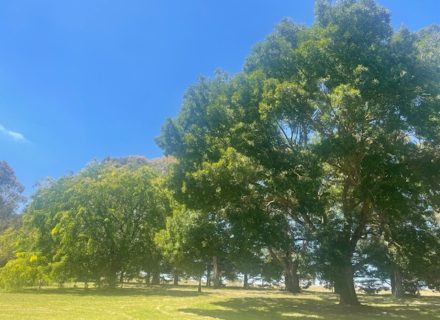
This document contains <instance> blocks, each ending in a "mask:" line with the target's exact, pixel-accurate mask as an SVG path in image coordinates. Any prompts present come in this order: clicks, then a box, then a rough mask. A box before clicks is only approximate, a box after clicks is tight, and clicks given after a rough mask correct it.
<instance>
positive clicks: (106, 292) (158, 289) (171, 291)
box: [20, 286, 210, 298]
mask: <svg viewBox="0 0 440 320" xmlns="http://www.w3.org/2000/svg"><path fill="white" fill-rule="evenodd" d="M20 293H29V294H36V293H37V294H59V295H75V296H108V297H125V296H133V297H134V296H164V297H179V298H185V297H196V296H206V295H209V294H210V293H209V292H201V293H199V292H197V287H193V288H191V287H189V288H188V287H182V288H181V287H179V288H178V289H175V288H173V287H162V286H155V287H144V288H142V287H140V288H89V289H84V288H43V289H41V290H37V289H34V288H32V289H26V290H22V291H20Z"/></svg>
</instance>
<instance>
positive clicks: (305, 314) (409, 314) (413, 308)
mask: <svg viewBox="0 0 440 320" xmlns="http://www.w3.org/2000/svg"><path fill="white" fill-rule="evenodd" d="M321 297H323V299H318V300H311V299H301V298H295V297H292V298H281V297H280V298H261V297H246V298H233V299H229V300H225V301H220V302H214V303H212V304H211V306H212V307H213V308H210V309H196V308H184V309H180V310H179V311H181V312H185V313H188V314H195V315H198V316H204V317H212V318H215V319H222V320H250V319H262V320H264V319H270V320H288V319H290V320H291V319H323V320H335V319H341V320H345V319H347V320H348V319H363V320H367V319H368V320H373V319H408V320H409V319H417V320H428V319H429V320H433V319H440V305H439V304H438V300H437V301H436V302H437V303H433V304H430V302H429V299H428V300H427V301H426V304H423V305H422V304H420V305H419V304H417V305H406V304H401V305H397V306H383V307H381V306H378V307H372V306H360V307H348V306H340V305H338V304H336V303H335V302H334V299H333V298H331V297H330V298H327V295H323V296H320V297H319V298H321ZM379 303H380V302H379ZM394 303H395V304H396V302H395V301H394Z"/></svg>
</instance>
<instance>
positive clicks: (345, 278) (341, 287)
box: [335, 259, 360, 306]
mask: <svg viewBox="0 0 440 320" xmlns="http://www.w3.org/2000/svg"><path fill="white" fill-rule="evenodd" d="M347 260H348V261H345V263H344V264H343V265H342V266H341V267H340V268H338V269H339V270H337V271H338V273H337V276H336V278H335V292H336V293H338V294H339V303H340V304H343V305H351V306H358V305H360V303H359V300H358V298H357V295H356V290H355V288H354V280H353V267H352V265H351V259H347Z"/></svg>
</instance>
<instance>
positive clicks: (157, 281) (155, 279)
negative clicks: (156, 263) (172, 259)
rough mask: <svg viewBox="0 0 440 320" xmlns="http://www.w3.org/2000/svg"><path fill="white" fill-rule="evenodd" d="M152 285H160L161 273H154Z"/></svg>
mask: <svg viewBox="0 0 440 320" xmlns="http://www.w3.org/2000/svg"><path fill="white" fill-rule="evenodd" d="M151 284H153V285H157V284H160V272H159V271H154V272H153V278H152V279H151Z"/></svg>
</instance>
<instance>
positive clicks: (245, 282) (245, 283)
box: [243, 273, 249, 289]
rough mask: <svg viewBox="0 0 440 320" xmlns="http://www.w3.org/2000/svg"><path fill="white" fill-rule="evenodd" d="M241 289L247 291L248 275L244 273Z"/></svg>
mask: <svg viewBox="0 0 440 320" xmlns="http://www.w3.org/2000/svg"><path fill="white" fill-rule="evenodd" d="M243 288H244V289H249V279H248V274H247V273H245V274H244V276H243Z"/></svg>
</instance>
